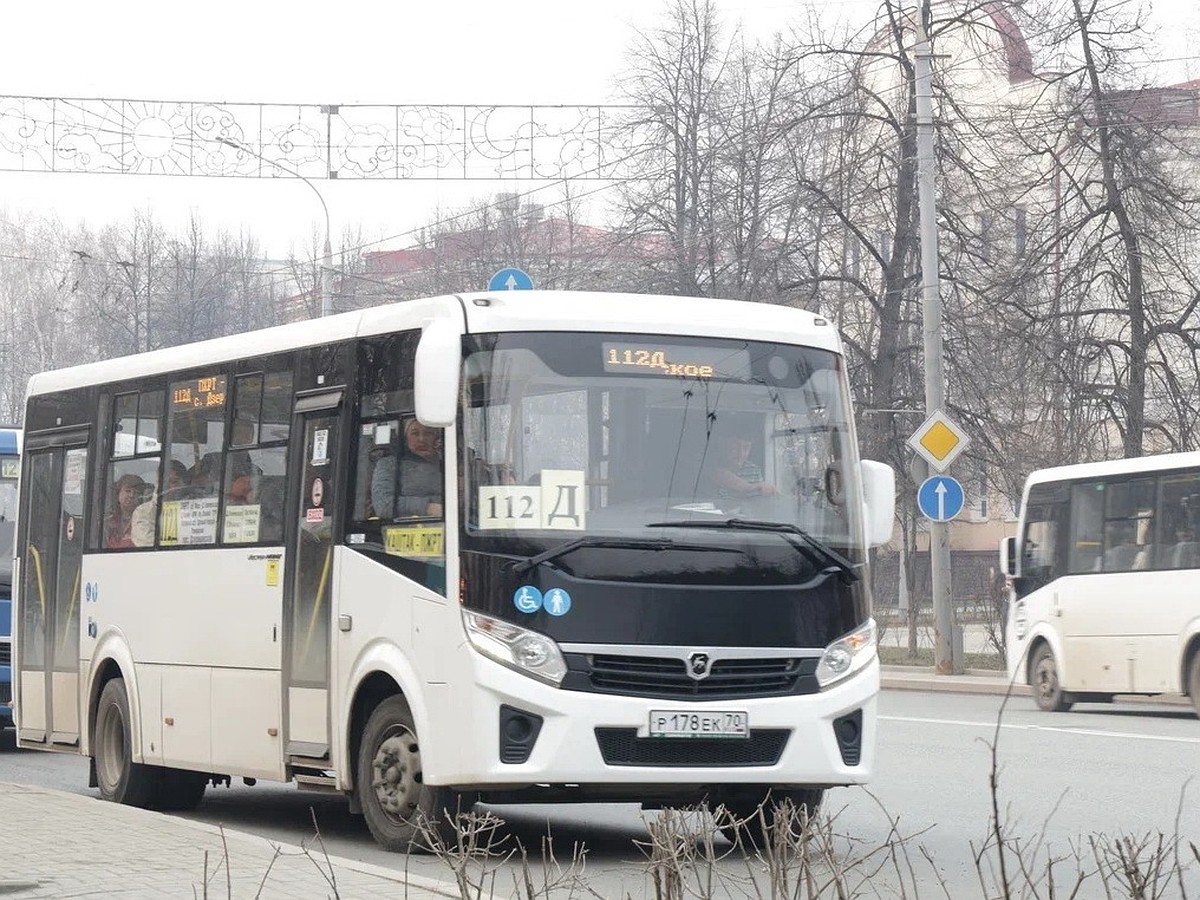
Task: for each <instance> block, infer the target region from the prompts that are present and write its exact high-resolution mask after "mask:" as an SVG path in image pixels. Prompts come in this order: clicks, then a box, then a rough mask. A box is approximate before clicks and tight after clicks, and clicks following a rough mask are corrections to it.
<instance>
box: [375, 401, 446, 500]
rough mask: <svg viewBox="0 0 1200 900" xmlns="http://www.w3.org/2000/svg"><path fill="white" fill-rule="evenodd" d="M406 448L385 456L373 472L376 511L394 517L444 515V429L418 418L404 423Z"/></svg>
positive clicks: (404, 446)
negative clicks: (397, 493)
mask: <svg viewBox="0 0 1200 900" xmlns="http://www.w3.org/2000/svg"><path fill="white" fill-rule="evenodd" d="M402 443H403V450H402V451H401V453H400V455H399V488H400V493H399V495H398V496H397V495H396V485H397V477H396V476H397V462H396V460H397V457H396V456H385V457H383V458H382V459H380V460H379V461H378V462H377V463H376V464H375V471H374V472H373V473H372V475H371V505H372V506H373V507H374V508H375V514H376V515H377V516H381V517H383V518H387V519H392V518H398V517H401V516H440V515H442V501H443V494H442V432H441V430H440V429H437V428H429V427H427V426H425V425H422V424H421V423H420V422H418V421H417V420H416V419H408V420H407V421H406V422H405V423H404V438H403V442H402Z"/></svg>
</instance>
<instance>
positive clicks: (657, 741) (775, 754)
mask: <svg viewBox="0 0 1200 900" xmlns="http://www.w3.org/2000/svg"><path fill="white" fill-rule="evenodd" d="M791 733H792V732H791V730H790V729H788V728H756V729H754V730H752V731H751V732H750V737H748V738H651V737H645V738H640V737H638V736H637V729H636V728H597V729H596V743H597V744H599V745H600V755H601V756H602V757H604V763H605V765H609V766H679V767H686V766H773V765H775V763H777V762H779V757H780V756H782V755H783V748H784V747H785V746H786V745H787V741H788V737H789V736H790V735H791Z"/></svg>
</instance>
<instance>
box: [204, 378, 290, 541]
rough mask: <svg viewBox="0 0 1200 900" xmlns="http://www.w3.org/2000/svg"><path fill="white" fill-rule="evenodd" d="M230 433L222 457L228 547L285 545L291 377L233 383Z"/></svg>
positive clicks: (223, 534) (224, 534)
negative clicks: (232, 545)
mask: <svg viewBox="0 0 1200 900" xmlns="http://www.w3.org/2000/svg"><path fill="white" fill-rule="evenodd" d="M233 403H234V407H233V427H232V428H231V429H230V435H229V441H228V446H227V449H226V453H225V480H224V487H223V492H224V495H225V504H224V507H223V508H224V516H225V518H224V525H223V527H222V530H221V540H222V541H223V542H224V543H226V544H252V543H263V542H265V543H279V542H280V541H282V540H283V503H284V493H285V492H284V479H285V477H286V468H287V437H288V421H289V417H290V415H291V403H292V373H291V372H268V373H265V374H263V373H254V374H250V375H239V376H238V377H236V378H235V379H234V396H233Z"/></svg>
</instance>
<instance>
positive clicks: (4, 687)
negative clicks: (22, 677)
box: [0, 684, 12, 704]
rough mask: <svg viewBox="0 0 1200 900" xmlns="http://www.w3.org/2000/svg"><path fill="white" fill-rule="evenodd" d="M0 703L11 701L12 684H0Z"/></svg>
mask: <svg viewBox="0 0 1200 900" xmlns="http://www.w3.org/2000/svg"><path fill="white" fill-rule="evenodd" d="M0 703H5V704H8V703H12V685H11V684H0Z"/></svg>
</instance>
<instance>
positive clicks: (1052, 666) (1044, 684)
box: [1030, 644, 1074, 712]
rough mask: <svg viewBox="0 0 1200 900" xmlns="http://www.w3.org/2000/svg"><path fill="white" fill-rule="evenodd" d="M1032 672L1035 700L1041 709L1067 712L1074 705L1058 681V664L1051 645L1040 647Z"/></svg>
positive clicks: (1035, 656) (1034, 659)
mask: <svg viewBox="0 0 1200 900" xmlns="http://www.w3.org/2000/svg"><path fill="white" fill-rule="evenodd" d="M1030 671H1031V672H1032V673H1033V677H1032V678H1031V679H1030V681H1031V682H1032V687H1033V699H1034V700H1035V701H1036V702H1037V705H1038V708H1039V709H1044V710H1045V711H1046V712H1066V711H1067V710H1069V709H1070V708H1071V707H1072V706H1073V705H1074V701H1073V700H1072V699H1071V696H1070V694H1068V693H1067V692H1066V691H1064V690H1063V689H1062V684H1061V683H1060V682H1059V680H1058V664H1057V663H1056V662H1055V661H1054V652H1053V651H1052V650H1051V649H1050V645H1049V644H1042V645H1041V646H1040V647H1038V649H1037V652H1036V653H1034V655H1033V665H1032V666H1031V667H1030Z"/></svg>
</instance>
